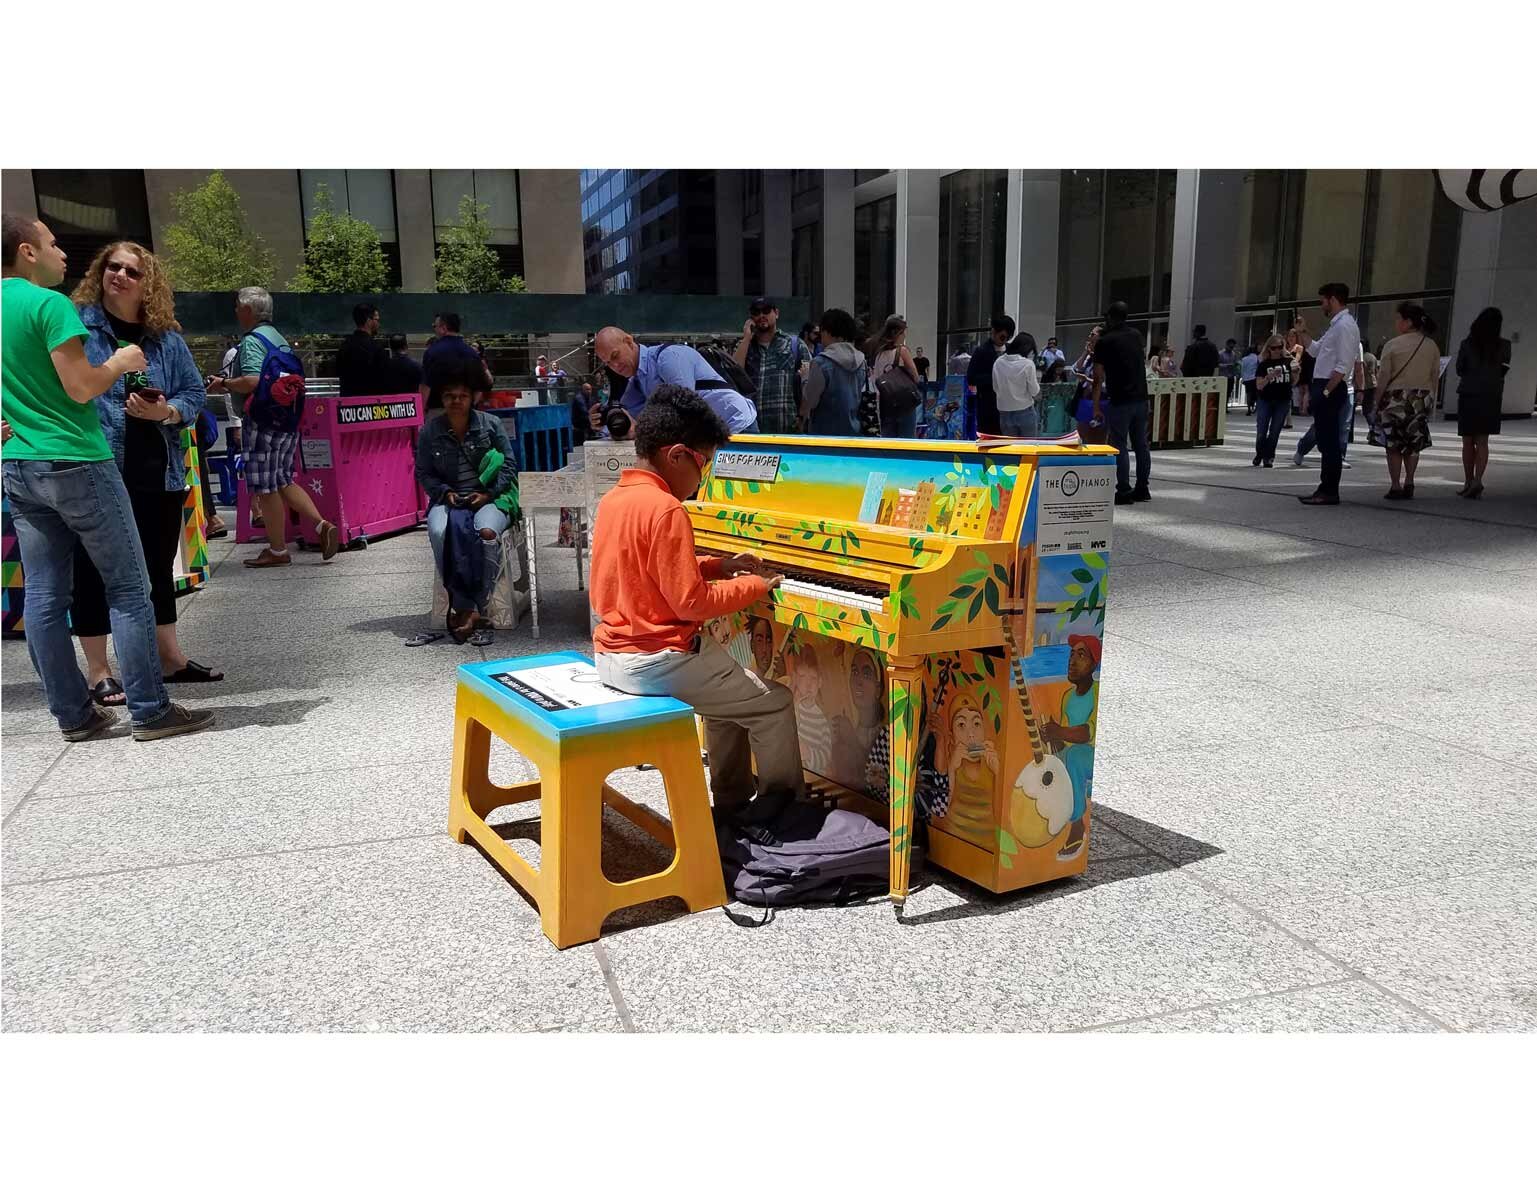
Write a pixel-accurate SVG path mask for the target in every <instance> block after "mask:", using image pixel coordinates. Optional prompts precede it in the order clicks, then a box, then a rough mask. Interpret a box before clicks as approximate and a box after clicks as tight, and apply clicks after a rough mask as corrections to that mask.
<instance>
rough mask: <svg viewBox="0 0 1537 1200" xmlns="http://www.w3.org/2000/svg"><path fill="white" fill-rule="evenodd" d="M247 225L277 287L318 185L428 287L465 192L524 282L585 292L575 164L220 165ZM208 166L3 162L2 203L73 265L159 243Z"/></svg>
mask: <svg viewBox="0 0 1537 1200" xmlns="http://www.w3.org/2000/svg"><path fill="white" fill-rule="evenodd" d="M224 175H225V177H226V178H227V179H228V180H229V181H230V183H231V184H232V185H233V186H234V188H235V191H236V192H237V193H238V194H239V196H240V199H241V204H242V206H243V207H244V209H245V213H246V217H247V219H248V222H249V227H250V228H251V229H252V230H253V231H254V232H256V233H257V234H259V235H260V236H261V237H262V239H263V241H264V242H265V243H266V245H267V247H268V249H270V250H271V251H272V252H273V254H274V256H275V258H276V260H277V271H276V277H275V281H274V290H278V291H281V290H283V289H284V287H285V285H286V284H287V281H288V280H290V279H292V278H293V276H294V273H295V272H296V271H297V270H298V267H299V263H300V261H301V260H302V258H303V254H304V247H305V243H306V239H307V237H308V235H309V230H310V223H311V220H312V218H313V215H314V210H315V197H316V194H317V192H318V190H319V189H320V188H321V187H322V186H324V187H325V189H326V190H327V192H328V193H329V195H330V198H331V202H332V206H333V208H335V209H336V210H338V211H347V212H350V213H351V214H352V215H354V216H356V217H360V218H362V219H363V220H365V221H367V222H368V223H369V224H370V225H372V226H373V227H374V229H375V231H376V232H377V233H378V234H379V241H380V244H381V246H382V247H383V250H384V256H385V260H386V262H387V264H388V266H389V271H390V280H389V282H390V286H391V287H392V288H395V289H397V290H400V291H406V292H431V291H434V290H435V287H436V279H435V274H434V267H433V263H434V258H435V256H436V253H437V243H438V240H439V238H440V237H441V236H442V233H443V230H444V228H445V227H446V226H447V225H449V224H452V223H453V222H454V221H455V220H457V218H458V213H459V205H460V200H461V198H462V197H464V196H469V197H471V198H472V199H474V200H475V202H476V203H477V204H479V205H482V206H483V207H484V209H485V210H486V217H487V220H488V221H489V222H490V225H491V228H492V242H491V244H492V246H493V248H494V249H495V250H496V253H497V256H498V258H499V259H500V261H501V265H502V270H503V272H504V273H511V274H517V275H521V276H522V277H523V279H524V282H525V283H526V284H527V286H528V289H529V290H530V291H534V292H546V293H581V292H583V291H584V290H585V287H584V284H585V281H584V280H583V278H582V259H581V249H580V248H581V225H580V223H579V220H578V216H577V214H578V187H577V179H578V175H577V172H576V171H517V170H476V169H471V170H430V171H428V170H413V171H390V170H362V171H354V170H343V169H335V170H273V171H240V170H231V171H225V172H224ZM207 177H208V171H206V170H190V171H189V170H143V171H132V170H126V171H98V170H79V169H58V170H30V171H29V170H7V171H5V172H4V173H3V179H0V188H3V191H4V203H5V207H6V209H7V211H20V212H25V213H35V214H36V215H38V216H39V217H41V218H42V219H43V220H44V221H46V222H47V223H48V225H49V227H50V228H51V229H52V230H53V231H54V233H55V234H56V235H57V236H58V237H59V240H60V243H61V244H62V245H63V247H64V248H65V250H66V251H67V253H68V255H69V260H70V266H71V269H72V270H80V269H82V268H83V267H84V266H85V265H86V264H87V263H89V262H90V259H91V256H92V255H93V254H94V253H95V252H96V250H97V249H99V248H100V246H101V244H102V243H103V242H104V241H106V240H107V239H109V238H114V237H121V238H127V239H131V240H133V241H137V242H140V243H142V244H143V245H145V246H148V247H149V248H150V249H151V250H155V249H157V248H158V247H159V246H161V245H163V243H164V231H165V228H166V226H168V225H169V224H171V223H172V222H173V221H174V220H175V205H174V202H173V201H174V197H175V196H176V195H177V193H179V192H183V191H187V190H190V189H192V188H195V187H197V186H198V185H199V184H201V183H202V182H203V181H204V180H205V179H206V178H207Z"/></svg>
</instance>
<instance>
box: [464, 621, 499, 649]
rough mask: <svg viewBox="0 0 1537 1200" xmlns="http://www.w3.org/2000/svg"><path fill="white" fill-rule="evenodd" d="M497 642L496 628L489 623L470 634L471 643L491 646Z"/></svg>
mask: <svg viewBox="0 0 1537 1200" xmlns="http://www.w3.org/2000/svg"><path fill="white" fill-rule="evenodd" d="M495 642H496V630H494V629H492V628H491V626H489V625H482V626H481V627H480V628H479V629H477V630H476V631H475V632H474V633H472V634H470V645H472V646H490V645H493V644H494V643H495Z"/></svg>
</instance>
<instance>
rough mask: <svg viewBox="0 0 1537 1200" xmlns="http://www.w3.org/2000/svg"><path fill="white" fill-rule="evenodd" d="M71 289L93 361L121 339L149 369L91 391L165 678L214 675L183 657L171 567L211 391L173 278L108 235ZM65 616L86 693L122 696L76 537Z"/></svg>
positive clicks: (100, 589) (89, 568)
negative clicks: (140, 560)
mask: <svg viewBox="0 0 1537 1200" xmlns="http://www.w3.org/2000/svg"><path fill="white" fill-rule="evenodd" d="M70 298H71V299H72V300H74V302H75V304H76V305H77V306H78V307H79V309H80V319H81V321H83V322H84V323H85V327H86V329H87V330H89V332H90V336H89V338H88V339H87V341H86V346H85V353H86V357H87V358H89V359H90V361H91V362H92V363H94V364H99V363H104V362H106V361H107V359H109V358H111V357H112V354H113V352H114V351H115V350H117V348H118V347H119V346H121V345H125V344H127V343H133V344H136V345H138V346H140V347H141V348H142V349H143V351H144V357H145V358H146V359H147V360H148V364H149V365H148V369H147V370H146V371H145V372H144V376H145V378H143V379H139V378H135V377H134V376H128V375H125V376H123V377H122V378H120V379H119V380H118V381H117V382H116V383H115V384H113V385H112V390H111V391H109V392H105V393H103V394H102V395H100V396H97V397H96V413H97V416H98V417H100V419H101V427H102V432H103V433H105V434H106V436H107V445H108V446H110V447H111V448H112V455H113V457H114V458H115V459H116V460H117V468H118V470H119V471H121V472H122V475H123V483H124V484H125V485H126V486H127V488H128V498H129V500H130V501H131V502H132V504H133V516H134V524H135V525H137V526H138V531H139V544H140V551H141V553H142V554H143V557H144V566H145V568H146V569H147V571H148V573H149V589H150V600H151V602H152V603H153V604H154V607H155V640H156V642H157V643H158V648H159V650H160V669H161V671H162V673H163V674H164V676H165V681H166V682H167V683H214V682H217V681H218V680H221V679H223V678H224V675H223V674H222V673H221V672H219V671H215V670H212V669H211V668H209V667H205V666H203V665H202V664H201V663H197V662H194V661H193V660H192V659H190V658H188V657H187V655H186V653H185V652H184V651H183V650H182V648H181V644H180V642H178V640H177V638H176V581H175V578H174V575H173V572H174V571H175V569H176V552H177V549H178V547H179V546H180V544H181V531H182V506H183V504H184V503H185V501H186V497H187V478H186V476H187V472H186V468H185V467H184V466H183V465H182V451H181V433H182V430H183V429H192V428H195V426H196V424H197V418H198V414H199V413H201V412H202V411H203V406H204V404H205V403H206V402H207V396H206V395H205V393H204V391H203V379H202V376H201V375H199V374H198V369H197V365H196V364H195V363H194V362H193V361H192V352H191V351H190V350H188V349H187V343H186V342H185V341H183V340H182V336H181V333H180V330H181V326H180V325H178V324H177V323H176V313H175V308H174V301H173V298H172V295H171V284H170V280H168V279H167V278H166V275H165V271H164V270H163V268H162V267H161V265H160V263H159V261H158V260H157V259H156V258H155V256H154V255H153V254H151V253H150V252H149V251H148V250H146V249H145V248H144V247H143V246H140V245H138V244H137V243H136V242H113V243H111V244H110V245H107V246H105V247H103V248H102V249H101V250H100V251H99V252H98V253H97V255H96V257H95V259H94V260H92V262H91V265H90V268H89V269H88V270H87V271H86V273H85V278H84V279H83V280H81V282H80V286H79V287H77V288H76V289H75V291H74V294H73V295H72V296H71V297H70ZM130 384H132V385H133V386H131V387H130ZM70 624H71V626H72V627H73V629H74V632H75V634H76V636H78V637H79V638H80V645H81V648H82V649H83V650H84V651H85V659H86V665H87V674H88V676H89V680H90V684H91V695H92V697H93V698H94V699H95V700H96V702H97V703H98V704H106V705H114V704H122V703H124V695H123V685H122V684H121V683H119V682H118V681H117V679H115V678H114V677H113V675H112V667H111V664H110V663H108V661H107V634H108V633H110V632H111V614H110V612H109V610H108V606H107V596H106V589H105V587H104V586H103V584H102V581H101V576H100V575H99V574H97V571H96V567H95V565H94V564H93V563H92V562H91V559H90V557H89V556H88V555H87V554H86V553H85V552H84V551H83V550H82V549H81V547H80V546H79V545H78V544H77V545H76V547H75V597H74V604H73V606H72V607H71V608H70Z"/></svg>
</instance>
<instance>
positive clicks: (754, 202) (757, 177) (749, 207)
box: [742, 171, 763, 290]
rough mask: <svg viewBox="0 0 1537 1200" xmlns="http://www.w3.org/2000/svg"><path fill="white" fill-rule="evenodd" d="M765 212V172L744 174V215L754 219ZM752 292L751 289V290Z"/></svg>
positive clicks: (744, 172) (745, 172)
mask: <svg viewBox="0 0 1537 1200" xmlns="http://www.w3.org/2000/svg"><path fill="white" fill-rule="evenodd" d="M762 211H763V172H762V171H743V172H742V215H743V216H744V217H752V216H756V215H757V214H759V213H761V212H762ZM749 290H750V289H749Z"/></svg>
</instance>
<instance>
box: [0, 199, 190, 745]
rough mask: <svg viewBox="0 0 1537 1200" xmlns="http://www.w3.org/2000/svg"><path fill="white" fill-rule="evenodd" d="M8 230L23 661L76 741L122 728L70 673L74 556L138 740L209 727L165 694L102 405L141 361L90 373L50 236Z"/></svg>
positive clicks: (7, 452)
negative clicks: (89, 575) (88, 567)
mask: <svg viewBox="0 0 1537 1200" xmlns="http://www.w3.org/2000/svg"><path fill="white" fill-rule="evenodd" d="M3 226H4V228H3V235H4V239H3V240H4V281H3V284H0V320H3V321H4V324H5V340H4V342H3V344H0V368H3V371H0V411H3V414H4V419H5V424H6V426H7V427H8V431H9V432H8V435H7V436H5V438H4V445H3V449H0V456H3V459H4V476H5V495H6V499H7V500H9V501H10V505H11V515H12V518H13V520H14V522H15V526H16V541H17V543H18V545H19V547H20V549H21V569H22V575H23V578H24V582H25V601H24V606H23V612H24V614H25V619H26V631H27V652H28V653H29V654H30V655H31V658H32V665H33V667H34V668H36V670H37V673H38V676H39V677H40V678H41V679H42V681H43V690H44V691H45V692H46V693H47V695H48V709H49V711H50V712H52V713H53V716H54V719H55V720H57V721H58V723H59V729H60V730H61V731H62V733H63V735H64V739H65V741H70V742H79V741H84V740H85V739H86V738H88V737H93V736H94V735H96V734H97V733H100V732H101V731H102V730H103V729H106V728H108V727H110V726H111V725H112V724H113V722H114V721H115V720H116V717H115V716H114V715H113V714H112V713H111V712H110V711H108V710H107V709H105V708H101V707H99V706H98V705H97V704H95V703H93V699H94V698H93V696H92V694H91V692H90V691H89V690H88V689H87V688H86V683H85V677H84V676H83V675H81V673H80V667H79V664H78V663H77V662H76V661H75V645H74V642H73V640H72V639H71V637H70V632H69V607H70V603H71V601H72V600H73V598H74V595H73V593H74V553H75V545H76V543H79V544H81V545H83V546H84V547H85V551H86V553H87V554H89V555H90V556H91V561H92V562H93V563H94V564H95V566H96V569H97V571H98V572H100V574H101V578H102V581H103V582H104V583H105V584H106V590H107V603H108V606H109V607H110V609H111V614H112V640H113V643H114V644H115V646H116V648H117V658H118V669H119V670H121V671H122V673H123V688H122V690H123V692H124V693H125V694H126V696H127V701H128V712H129V715H130V716H131V717H132V718H133V736H134V740H135V741H141V742H145V741H154V740H156V739H159V738H166V737H175V736H176V735H177V734H181V733H192V732H194V731H195V730H198V729H203V728H206V727H207V726H208V725H211V724H212V723H213V713H211V712H193V711H190V710H188V709H185V708H183V707H182V706H181V705H179V704H172V703H171V700H170V697H169V696H168V695H167V694H166V690H165V683H164V681H163V680H162V678H161V674H160V653H159V650H158V649H157V648H156V644H155V613H154V608H153V606H152V605H151V604H150V599H149V574H148V572H147V571H146V569H145V566H144V551H143V549H142V548H141V547H140V544H139V533H138V528H137V526H136V525H135V524H134V519H133V508H132V506H131V504H130V502H129V499H128V491H127V489H126V488H125V487H124V486H123V479H122V476H121V475H120V474H119V473H118V469H117V463H116V462H115V461H114V460H113V458H112V452H111V450H109V449H108V448H107V440H106V438H105V437H104V436H103V434H102V431H101V419H100V417H99V416H98V415H97V410H96V404H95V403H94V401H95V400H96V398H97V397H98V396H102V395H103V394H105V393H106V392H108V391H110V390H111V388H112V385H113V384H114V383H116V382H117V379H118V377H119V376H120V375H124V374H127V373H129V372H133V371H143V370H144V369H145V367H146V364H145V361H144V351H143V350H141V349H139V347H137V346H124V347H122V348H121V349H119V350H118V351H117V352H116V353H114V354H113V355H112V356H111V357H110V358H108V359H107V361H106V362H103V363H92V362H91V361H90V359H89V358H87V357H86V352H85V343H86V329H85V326H84V325H83V324H82V323H81V321H80V316H79V314H78V313H77V312H76V311H75V306H74V305H73V304H71V303H70V301H69V298H68V297H67V296H65V295H63V294H62V293H59V292H55V291H52V290H50V289H52V288H54V287H56V286H57V285H58V284H60V283H62V282H63V281H64V263H65V258H64V251H62V250H60V249H59V245H58V242H57V241H55V240H54V236H53V234H52V233H51V232H49V229H48V227H47V226H46V225H44V224H43V223H42V222H41V221H39V220H37V219H35V218H33V217H23V216H17V215H14V214H12V213H5V214H4V216H3ZM102 686H103V687H107V691H108V693H110V692H111V691H114V690H116V689H114V688H111V687H108V686H107V684H105V683H104V684H103V685H102Z"/></svg>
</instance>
